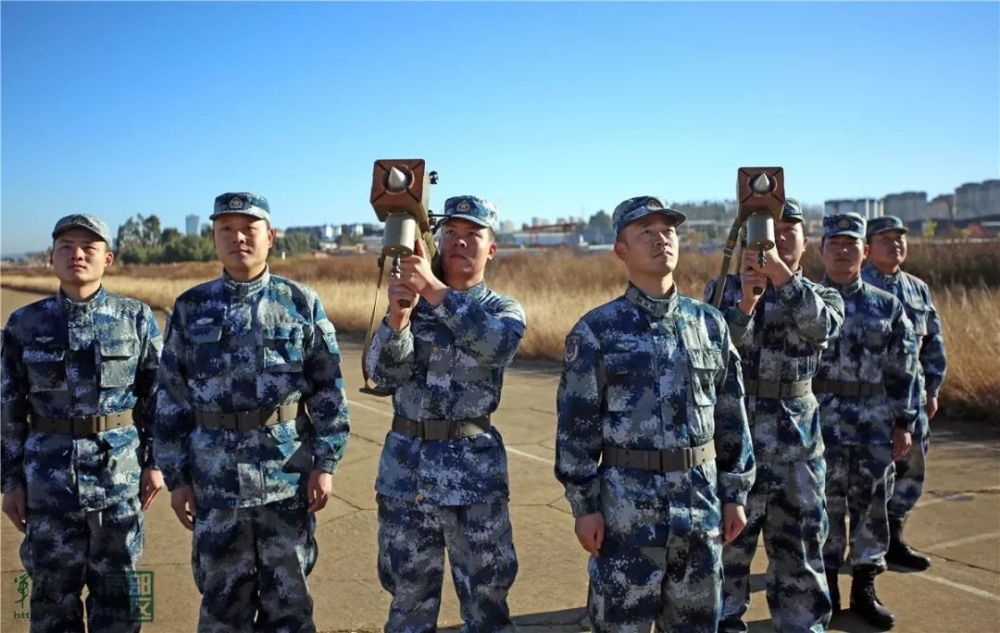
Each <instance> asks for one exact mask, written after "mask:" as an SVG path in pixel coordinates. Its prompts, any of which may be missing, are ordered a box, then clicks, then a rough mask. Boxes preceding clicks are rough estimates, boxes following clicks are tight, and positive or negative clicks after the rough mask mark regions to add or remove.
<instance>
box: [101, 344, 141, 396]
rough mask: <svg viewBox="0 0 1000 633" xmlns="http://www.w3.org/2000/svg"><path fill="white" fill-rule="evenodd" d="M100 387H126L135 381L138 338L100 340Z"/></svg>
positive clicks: (137, 360) (137, 361)
mask: <svg viewBox="0 0 1000 633" xmlns="http://www.w3.org/2000/svg"><path fill="white" fill-rule="evenodd" d="M100 346H101V387H105V388H112V387H128V386H131V385H132V383H133V382H135V369H136V366H137V365H138V363H139V358H138V355H139V339H137V338H122V339H118V340H114V341H110V342H105V341H101V343H100Z"/></svg>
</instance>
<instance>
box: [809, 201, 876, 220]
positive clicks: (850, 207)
mask: <svg viewBox="0 0 1000 633" xmlns="http://www.w3.org/2000/svg"><path fill="white" fill-rule="evenodd" d="M823 212H824V214H825V215H837V214H838V213H857V214H858V215H860V216H861V217H863V218H865V219H868V220H870V219H871V218H877V217H879V216H881V215H882V201H881V200H876V199H875V198H857V199H853V200H849V199H845V200H827V201H826V202H824V203H823Z"/></svg>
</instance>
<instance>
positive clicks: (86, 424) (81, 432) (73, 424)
mask: <svg viewBox="0 0 1000 633" xmlns="http://www.w3.org/2000/svg"><path fill="white" fill-rule="evenodd" d="M69 422H70V429H69V430H70V434H71V435H73V436H74V437H84V436H86V435H90V434H91V433H93V432H94V425H93V424H92V423H91V419H90V418H70V419H69Z"/></svg>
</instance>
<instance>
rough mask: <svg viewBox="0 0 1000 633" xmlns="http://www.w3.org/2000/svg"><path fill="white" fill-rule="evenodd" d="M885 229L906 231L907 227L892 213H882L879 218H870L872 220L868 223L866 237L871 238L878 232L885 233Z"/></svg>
mask: <svg viewBox="0 0 1000 633" xmlns="http://www.w3.org/2000/svg"><path fill="white" fill-rule="evenodd" d="M886 231H902V232H903V233H906V232H907V231H908V229H907V228H906V225H905V224H903V221H902V220H901V219H899V218H897V217H896V216H894V215H883V216H882V217H880V218H872V221H871V222H869V223H868V234H867V235H866V237H867V238H868V239H871V238H872V237H874V236H875V235H878V234H879V233H885V232H886Z"/></svg>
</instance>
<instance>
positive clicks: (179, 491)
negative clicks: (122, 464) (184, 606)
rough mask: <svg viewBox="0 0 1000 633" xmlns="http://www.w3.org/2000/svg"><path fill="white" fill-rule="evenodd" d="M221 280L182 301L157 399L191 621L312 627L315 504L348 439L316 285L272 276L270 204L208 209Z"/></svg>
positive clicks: (254, 201)
mask: <svg viewBox="0 0 1000 633" xmlns="http://www.w3.org/2000/svg"><path fill="white" fill-rule="evenodd" d="M211 219H212V220H213V229H212V232H213V237H214V240H215V249H216V252H217V253H218V255H219V259H220V261H221V262H222V264H223V267H224V273H223V275H222V277H221V278H219V279H215V280H213V281H210V282H207V283H204V284H201V285H199V286H195V287H194V288H191V289H190V290H188V291H186V292H185V293H184V294H182V295H181V296H180V297H178V298H177V302H176V304H175V305H174V311H173V314H172V316H171V318H170V324H169V326H168V328H167V336H166V342H165V345H164V350H163V360H162V364H161V366H160V381H161V382H160V391H159V394H158V397H157V401H156V413H157V419H156V427H155V428H156V442H157V443H156V459H157V463H158V464H160V467H161V468H162V469H163V473H164V475H165V477H166V482H167V486H168V487H169V488H170V490H171V495H172V496H171V505H172V506H173V508H174V512H175V513H176V514H177V517H178V519H180V521H181V523H182V524H183V525H184V526H185V527H187V528H188V529H193V531H194V534H193V539H192V566H193V568H194V578H195V584H196V585H197V586H198V590H199V591H200V592H201V594H202V602H201V612H200V616H199V620H198V630H199V631H201V632H204V633H209V632H220V633H221V632H223V631H250V630H254V631H281V632H286V633H291V632H300V631H315V630H316V629H315V625H314V623H313V616H312V606H313V602H312V598H311V597H310V595H309V591H308V587H307V585H306V576H308V575H309V572H310V571H312V568H313V565H314V564H315V562H316V542H315V538H314V532H315V527H316V519H315V516H314V513H315V512H317V511H318V510H321V509H322V508H323V507H324V506H325V505H326V503H327V501H328V499H329V496H330V492H331V490H332V485H333V483H332V479H333V475H332V473H333V471H334V469H335V468H336V466H337V463H338V462H339V461H340V459H341V457H342V456H343V453H344V447H345V446H346V444H347V438H348V418H347V406H346V401H345V397H344V385H343V378H342V375H341V370H340V351H339V348H338V347H337V339H336V335H335V332H334V328H333V324H331V323H330V321H329V320H328V319H327V317H326V313H325V312H324V311H323V306H322V304H321V303H320V300H319V297H318V296H317V295H316V293H315V292H314V291H313V290H312V289H310V288H308V287H306V286H304V285H302V284H299V283H296V282H294V281H291V280H289V279H284V278H282V277H279V276H277V275H272V274H271V273H270V271H269V270H268V268H267V261H266V258H267V253H268V250H269V249H270V248H271V246H272V245H273V241H274V229H272V228H271V225H270V212H269V208H268V204H267V200H266V199H264V198H263V197H262V196H258V195H255V194H251V193H225V194H222V195H220V196H219V197H217V198H216V199H215V212H214V213H213V214H212V216H211Z"/></svg>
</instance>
